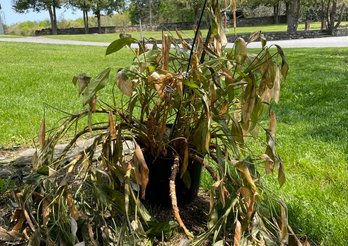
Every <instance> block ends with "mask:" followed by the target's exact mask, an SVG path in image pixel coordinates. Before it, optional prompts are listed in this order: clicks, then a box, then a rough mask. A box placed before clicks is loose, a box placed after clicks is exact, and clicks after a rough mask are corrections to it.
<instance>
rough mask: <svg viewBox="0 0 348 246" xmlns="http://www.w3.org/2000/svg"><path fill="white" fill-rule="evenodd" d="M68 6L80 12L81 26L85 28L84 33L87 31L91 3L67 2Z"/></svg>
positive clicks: (84, 1)
mask: <svg viewBox="0 0 348 246" xmlns="http://www.w3.org/2000/svg"><path fill="white" fill-rule="evenodd" d="M69 5H71V6H72V7H76V8H78V9H80V10H82V13H83V25H84V27H85V33H86V34H87V33H88V32H89V31H88V11H90V9H91V6H92V2H91V0H69Z"/></svg>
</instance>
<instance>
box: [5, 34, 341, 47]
mask: <svg viewBox="0 0 348 246" xmlns="http://www.w3.org/2000/svg"><path fill="white" fill-rule="evenodd" d="M0 42H23V43H40V44H62V45H88V46H108V45H109V44H110V43H107V42H88V41H76V40H60V39H54V38H45V37H25V38H0ZM272 44H278V45H279V46H280V47H282V48H329V47H337V48H338V47H348V36H344V37H325V38H308V39H292V40H276V41H268V42H267V45H268V46H270V45H272ZM227 47H228V48H231V47H233V43H229V44H228V45H227ZM248 47H250V48H258V47H261V44H260V42H254V43H250V44H249V45H248Z"/></svg>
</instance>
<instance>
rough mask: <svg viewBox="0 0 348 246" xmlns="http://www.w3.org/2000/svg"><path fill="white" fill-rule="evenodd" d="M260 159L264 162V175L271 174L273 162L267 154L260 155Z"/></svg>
mask: <svg viewBox="0 0 348 246" xmlns="http://www.w3.org/2000/svg"><path fill="white" fill-rule="evenodd" d="M260 159H261V160H263V161H264V162H265V170H266V174H270V173H272V172H273V168H274V161H273V160H272V159H271V158H270V157H269V156H268V155H267V154H262V155H261V156H260Z"/></svg>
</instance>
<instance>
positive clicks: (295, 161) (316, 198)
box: [0, 43, 348, 245]
mask: <svg viewBox="0 0 348 246" xmlns="http://www.w3.org/2000/svg"><path fill="white" fill-rule="evenodd" d="M0 51H1V52H0V60H1V61H2V62H1V67H0V92H1V93H0V101H1V104H0V118H1V121H0V131H1V134H0V147H10V146H13V145H17V144H21V145H22V146H28V145H31V139H33V138H35V137H36V136H37V132H38V130H39V126H40V121H41V118H42V115H43V104H44V103H48V104H50V105H52V106H54V107H57V108H59V109H62V110H65V111H69V112H75V111H77V110H78V109H79V107H80V101H79V98H78V97H77V93H76V89H75V88H74V86H73V85H72V83H71V79H72V77H73V76H74V75H76V74H79V73H82V72H87V73H88V74H89V75H92V76H95V75H96V74H97V73H98V72H100V71H101V70H103V69H104V68H105V67H108V66H110V67H112V68H113V73H112V77H113V76H114V74H115V71H116V70H117V69H118V68H119V67H121V66H122V65H123V64H125V63H127V62H129V59H130V57H131V56H130V53H129V52H130V51H129V50H122V51H121V53H118V55H114V56H110V57H105V56H104V53H105V48H102V47H83V46H81V47H76V46H58V45H42V44H14V43H0ZM285 52H286V55H287V57H288V61H289V64H290V71H289V76H288V79H287V81H286V82H285V83H284V85H283V87H282V92H281V94H282V95H281V102H280V104H279V105H278V106H276V112H277V116H278V130H277V143H278V152H279V153H280V154H281V156H282V158H283V159H284V163H285V167H286V171H287V183H286V184H285V185H284V186H283V187H282V188H281V189H280V190H279V191H277V190H278V184H276V183H275V182H273V179H269V180H268V181H267V183H266V186H267V188H269V189H271V190H272V191H275V190H276V191H277V192H276V193H277V195H280V196H281V197H282V198H283V199H285V201H286V203H287V204H288V208H289V220H290V223H291V224H292V226H293V227H294V228H295V229H296V231H297V232H298V233H300V234H303V235H307V236H308V237H309V239H310V240H313V241H315V242H316V243H321V244H322V245H346V242H347V240H348V236H347V235H348V227H347V226H346V225H347V224H348V208H347V206H346V199H347V197H348V169H347V164H348V163H347V162H348V155H347V153H348V144H347V143H348V137H347V136H348V132H347V131H348V108H347V105H348V81H347V78H348V70H347V67H348V66H347V65H348V48H340V49H286V50H285ZM112 81H113V78H111V79H110V83H109V87H108V88H106V90H105V92H104V96H105V95H106V93H107V92H109V93H110V91H111V87H112V84H113V83H112ZM46 116H47V117H46V118H47V120H48V126H53V123H54V122H56V121H57V120H58V119H59V118H61V117H62V116H63V114H62V113H60V112H58V111H56V110H52V109H49V108H46ZM207 185H208V184H205V183H204V180H203V186H207Z"/></svg>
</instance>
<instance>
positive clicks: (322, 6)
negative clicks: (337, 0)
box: [320, 0, 327, 31]
mask: <svg viewBox="0 0 348 246" xmlns="http://www.w3.org/2000/svg"><path fill="white" fill-rule="evenodd" d="M320 17H321V26H320V30H321V31H323V30H326V29H327V25H326V22H327V18H326V11H325V3H324V0H322V1H321V16H320Z"/></svg>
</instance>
